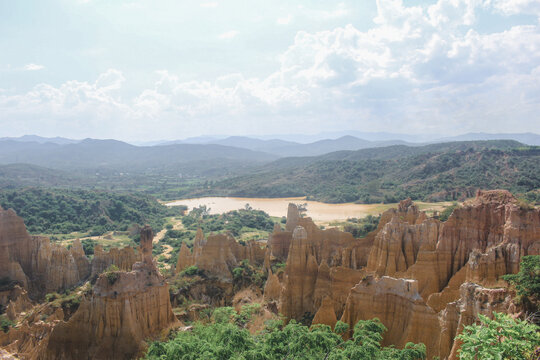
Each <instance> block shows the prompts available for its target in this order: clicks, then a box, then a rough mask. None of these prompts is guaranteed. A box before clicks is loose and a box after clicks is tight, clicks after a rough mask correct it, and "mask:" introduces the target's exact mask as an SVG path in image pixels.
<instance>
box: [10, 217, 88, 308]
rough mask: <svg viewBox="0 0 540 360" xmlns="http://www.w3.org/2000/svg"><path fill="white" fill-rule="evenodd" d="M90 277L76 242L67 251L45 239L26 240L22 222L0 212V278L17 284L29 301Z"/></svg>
mask: <svg viewBox="0 0 540 360" xmlns="http://www.w3.org/2000/svg"><path fill="white" fill-rule="evenodd" d="M89 273H90V263H89V261H88V259H87V258H86V256H85V255H84V252H83V250H82V245H81V243H80V242H79V241H76V242H75V243H74V244H73V247H72V248H71V249H70V250H68V249H66V248H65V247H63V246H60V245H56V244H51V243H50V241H49V239H48V238H44V237H37V236H30V235H29V234H28V232H27V231H26V227H25V226H24V222H23V220H22V219H21V218H20V217H18V216H17V215H16V214H15V212H14V211H13V210H11V209H9V210H3V209H1V208H0V278H7V279H10V280H15V281H17V282H19V283H20V284H21V285H22V286H23V287H24V288H26V289H27V290H28V293H29V295H30V296H31V297H32V298H38V297H42V296H44V295H45V294H47V293H49V292H52V291H59V290H63V289H67V288H70V287H72V286H74V285H76V284H78V283H80V282H81V281H82V280H83V279H85V278H86V277H88V275H89Z"/></svg>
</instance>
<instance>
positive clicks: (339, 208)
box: [164, 197, 452, 225]
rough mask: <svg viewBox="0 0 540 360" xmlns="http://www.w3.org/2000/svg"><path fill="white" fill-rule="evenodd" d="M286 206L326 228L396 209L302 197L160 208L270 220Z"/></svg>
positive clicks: (432, 207) (206, 200) (424, 206)
mask: <svg viewBox="0 0 540 360" xmlns="http://www.w3.org/2000/svg"><path fill="white" fill-rule="evenodd" d="M289 203H296V204H302V205H305V208H306V211H305V216H309V217H311V218H312V219H313V221H315V223H316V224H319V225H325V224H326V225H328V224H330V223H332V222H336V221H340V220H341V221H344V220H347V219H349V218H363V217H365V216H367V215H373V216H378V215H380V214H381V213H383V212H384V211H386V210H388V209H390V208H393V207H396V206H397V203H390V204H355V203H342V204H328V203H322V202H319V201H311V200H306V198H303V197H296V198H243V197H237V198H235V197H203V198H195V199H182V200H173V201H167V202H165V203H164V204H165V205H167V206H169V207H174V206H180V205H182V206H185V207H187V209H189V210H191V209H193V208H198V207H200V206H206V207H207V208H208V209H209V213H210V214H222V213H225V212H228V211H232V210H238V209H242V208H244V207H245V206H246V205H248V206H249V207H251V208H253V209H256V210H262V211H264V212H265V213H267V214H268V215H270V216H274V217H279V218H281V217H284V216H286V215H287V211H286V209H287V206H288V205H289ZM417 205H418V207H419V208H420V209H421V210H424V211H427V212H430V213H432V212H433V211H439V212H440V211H442V210H444V209H445V208H446V207H448V206H450V205H452V202H448V201H446V202H438V203H426V202H417Z"/></svg>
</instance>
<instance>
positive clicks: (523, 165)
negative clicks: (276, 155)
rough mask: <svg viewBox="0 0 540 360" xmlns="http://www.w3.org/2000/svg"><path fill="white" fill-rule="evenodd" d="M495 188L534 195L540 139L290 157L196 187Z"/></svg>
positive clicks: (420, 194) (312, 191)
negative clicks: (532, 142) (528, 144)
mask: <svg viewBox="0 0 540 360" xmlns="http://www.w3.org/2000/svg"><path fill="white" fill-rule="evenodd" d="M495 188H502V189H508V190H510V191H512V192H514V193H517V194H524V193H529V194H528V196H529V197H530V198H532V200H535V199H536V196H537V195H535V194H536V193H533V191H534V190H537V189H539V188H540V147H524V146H522V145H521V144H520V143H517V142H514V141H486V142H459V143H447V144H435V145H428V146H423V147H407V146H391V147H388V148H379V149H365V150H360V151H342V152H336V153H331V154H326V155H323V156H319V157H309V158H290V159H284V160H283V161H282V160H278V161H277V162H274V163H272V164H270V165H268V166H265V167H263V168H262V169H261V170H259V171H258V172H256V173H253V174H251V175H248V176H246V175H244V176H239V177H234V178H229V179H226V180H223V181H219V182H216V183H215V184H214V185H213V186H212V187H211V188H209V189H205V190H204V193H198V194H197V193H195V194H196V195H200V194H213V195H231V196H246V197H286V196H307V197H308V198H309V199H313V200H319V201H324V202H331V203H339V202H364V203H370V202H381V201H385V202H395V201H397V200H399V199H403V198H406V197H411V198H413V199H421V200H426V201H440V200H457V199H460V198H465V197H470V196H473V195H474V193H475V192H476V190H477V189H495ZM195 194H194V195H195Z"/></svg>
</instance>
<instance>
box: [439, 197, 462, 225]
mask: <svg viewBox="0 0 540 360" xmlns="http://www.w3.org/2000/svg"><path fill="white" fill-rule="evenodd" d="M457 207H459V205H458V203H456V202H455V203H453V204H452V205H450V206H447V207H445V208H444V210H443V211H441V214H440V215H439V220H440V221H442V222H444V221H446V220H448V218H449V217H450V215H452V212H453V211H454V209H455V208H457Z"/></svg>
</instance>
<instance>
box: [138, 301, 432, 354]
mask: <svg viewBox="0 0 540 360" xmlns="http://www.w3.org/2000/svg"><path fill="white" fill-rule="evenodd" d="M238 316H242V314H240V315H236V313H235V312H234V310H232V309H231V308H225V309H217V310H216V311H215V312H214V316H213V318H214V322H213V323H211V324H202V323H197V324H196V325H194V326H193V329H192V330H191V331H181V332H178V333H177V334H176V336H175V337H174V338H173V339H171V340H170V341H168V342H154V343H152V344H151V345H150V348H149V349H148V353H147V356H146V358H147V359H151V360H154V359H156V360H157V359H160V360H168V359H171V360H172V359H186V360H187V359H189V360H198V359H201V360H202V359H223V360H226V359H237V360H240V359H245V360H248V359H253V360H274V359H275V360H278V359H279V360H282V359H305V360H308V359H309V360H313V359H321V360H323V359H328V360H345V359H352V360H355V359H357V360H360V359H380V360H382V359H388V360H390V359H401V360H415V359H425V356H426V355H425V354H426V348H425V346H424V345H423V344H412V343H409V344H407V345H406V347H405V349H395V348H391V347H389V348H383V347H382V346H381V345H380V342H381V340H382V333H383V332H384V331H386V328H385V327H384V325H383V324H382V323H381V322H380V321H379V320H378V319H374V320H370V321H359V322H358V323H357V324H356V326H355V327H354V335H353V337H352V339H350V340H347V341H344V340H343V338H342V336H341V335H342V334H344V333H346V332H347V331H348V325H347V324H344V323H342V322H338V324H336V327H335V330H334V331H332V329H331V328H330V327H329V326H327V325H316V326H313V327H311V329H310V328H308V327H307V326H304V325H301V324H298V323H296V322H294V321H291V322H290V323H289V324H287V325H284V324H283V322H282V321H275V320H274V321H270V322H268V323H267V326H266V328H265V330H263V331H262V332H261V333H259V334H257V335H251V334H250V333H249V331H248V330H247V329H245V328H243V326H241V325H239V324H241V322H238Z"/></svg>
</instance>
